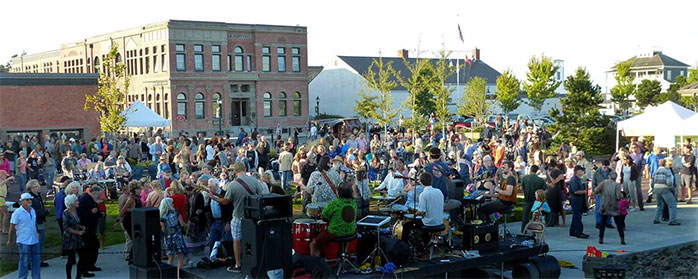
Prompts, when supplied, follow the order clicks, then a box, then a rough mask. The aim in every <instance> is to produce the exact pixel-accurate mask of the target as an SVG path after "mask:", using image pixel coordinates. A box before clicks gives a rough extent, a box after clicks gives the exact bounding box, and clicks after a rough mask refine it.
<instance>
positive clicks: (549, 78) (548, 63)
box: [523, 54, 560, 111]
mask: <svg viewBox="0 0 698 279" xmlns="http://www.w3.org/2000/svg"><path fill="white" fill-rule="evenodd" d="M559 68H560V67H558V66H555V64H553V61H552V59H550V57H546V56H545V55H542V54H541V56H540V59H538V58H537V57H536V56H535V55H534V56H533V57H532V58H531V60H530V61H529V62H528V73H526V82H524V84H523V89H524V91H525V92H526V96H527V97H528V104H529V105H530V106H531V107H533V108H534V109H535V110H536V111H540V110H541V109H543V103H545V99H548V98H552V97H555V90H556V89H557V88H558V87H559V86H560V82H559V81H555V72H557V70H558V69H559Z"/></svg>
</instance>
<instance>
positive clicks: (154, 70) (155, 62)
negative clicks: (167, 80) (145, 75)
mask: <svg viewBox="0 0 698 279" xmlns="http://www.w3.org/2000/svg"><path fill="white" fill-rule="evenodd" d="M158 70H160V69H159V67H158V55H157V54H153V73H157V72H158Z"/></svg>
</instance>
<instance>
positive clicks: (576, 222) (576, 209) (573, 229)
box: [570, 197, 584, 236]
mask: <svg viewBox="0 0 698 279" xmlns="http://www.w3.org/2000/svg"><path fill="white" fill-rule="evenodd" d="M582 199H583V198H581V197H572V198H571V199H570V205H571V206H572V223H571V224H570V235H572V236H577V235H580V234H582V233H584V224H582V206H584V200H582Z"/></svg>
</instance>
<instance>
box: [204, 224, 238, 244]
mask: <svg viewBox="0 0 698 279" xmlns="http://www.w3.org/2000/svg"><path fill="white" fill-rule="evenodd" d="M225 225H226V222H224V221H222V220H217V221H214V222H213V223H211V230H210V233H209V235H208V247H209V252H210V251H211V250H210V249H212V248H213V244H214V243H216V241H231V240H233V235H231V234H230V231H227V232H226V231H225ZM219 251H220V250H219ZM228 252H230V251H228Z"/></svg>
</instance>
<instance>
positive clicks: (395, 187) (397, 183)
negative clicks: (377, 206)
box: [374, 171, 405, 197]
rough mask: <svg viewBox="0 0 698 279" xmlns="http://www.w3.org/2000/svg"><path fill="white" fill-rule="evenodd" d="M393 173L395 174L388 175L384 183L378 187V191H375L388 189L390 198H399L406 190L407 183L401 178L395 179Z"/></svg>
mask: <svg viewBox="0 0 698 279" xmlns="http://www.w3.org/2000/svg"><path fill="white" fill-rule="evenodd" d="M393 173H394V171H392V172H389V173H388V175H387V176H386V177H385V179H383V182H382V183H381V185H380V186H378V187H376V189H374V190H383V189H387V190H388V196H391V197H397V196H399V195H400V193H402V189H404V188H405V183H404V182H403V180H402V179H400V178H394V177H393Z"/></svg>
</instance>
